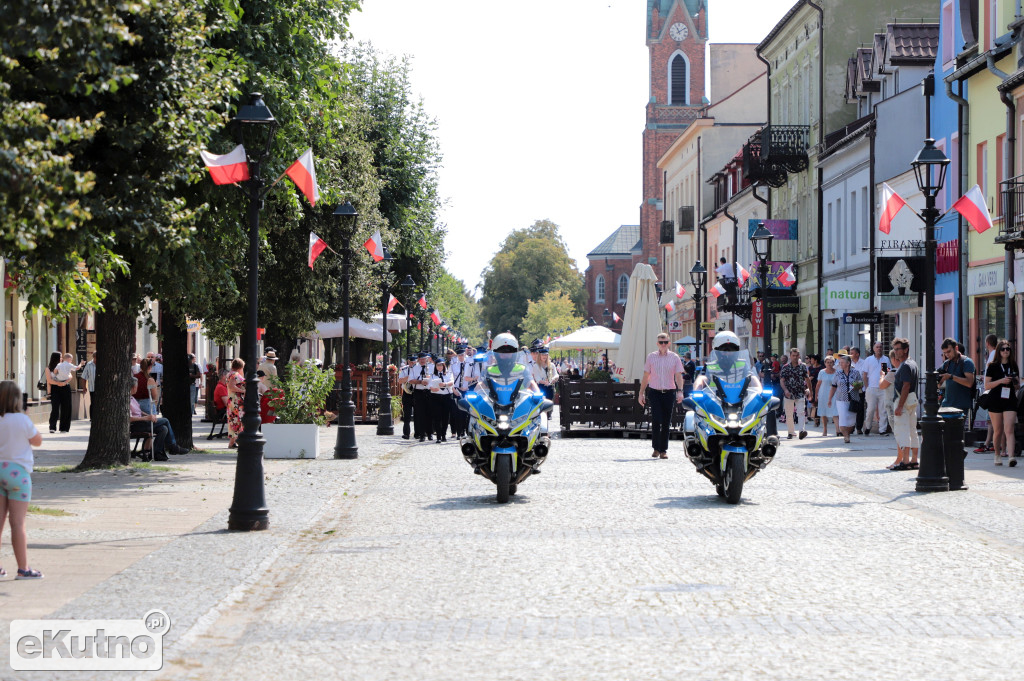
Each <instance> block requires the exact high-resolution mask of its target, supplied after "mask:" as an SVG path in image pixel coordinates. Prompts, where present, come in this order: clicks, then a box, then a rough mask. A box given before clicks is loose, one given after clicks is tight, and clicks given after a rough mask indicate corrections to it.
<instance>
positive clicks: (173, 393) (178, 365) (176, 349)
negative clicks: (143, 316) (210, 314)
mask: <svg viewBox="0 0 1024 681" xmlns="http://www.w3.org/2000/svg"><path fill="white" fill-rule="evenodd" d="M164 307H165V306H163V305H161V306H160V316H161V327H162V328H163V332H164V342H163V356H164V395H163V415H164V417H165V418H166V419H167V420H168V421H169V422H170V424H171V428H172V429H173V430H174V439H175V440H177V442H178V445H179V446H181V447H185V448H186V449H192V448H193V447H194V445H193V443H192V405H191V401H192V400H191V395H190V392H191V389H190V386H191V385H192V379H190V378H189V377H188V367H189V362H188V357H187V355H188V331H187V330H186V329H185V319H184V317H181V316H178V315H175V314H174V313H173V312H171V311H170V310H165V309H164Z"/></svg>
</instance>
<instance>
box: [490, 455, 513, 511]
mask: <svg viewBox="0 0 1024 681" xmlns="http://www.w3.org/2000/svg"><path fill="white" fill-rule="evenodd" d="M494 483H495V484H496V485H497V486H498V503H499V504H507V503H508V498H509V496H510V494H511V492H512V457H510V456H508V455H507V454H505V455H503V456H499V457H498V459H497V460H496V461H495V462H494Z"/></svg>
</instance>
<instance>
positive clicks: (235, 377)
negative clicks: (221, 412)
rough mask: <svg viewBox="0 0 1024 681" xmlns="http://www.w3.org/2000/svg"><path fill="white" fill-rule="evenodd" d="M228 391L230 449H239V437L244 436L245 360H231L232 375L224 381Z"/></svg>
mask: <svg viewBox="0 0 1024 681" xmlns="http://www.w3.org/2000/svg"><path fill="white" fill-rule="evenodd" d="M224 385H226V386H227V389H228V448H229V449H237V448H238V436H239V435H241V434H242V428H243V426H242V413H243V411H244V406H245V404H244V403H245V360H244V359H242V358H241V357H236V358H235V359H233V360H231V373H229V374H228V376H227V378H226V379H225V380H224Z"/></svg>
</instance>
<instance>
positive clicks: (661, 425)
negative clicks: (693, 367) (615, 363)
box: [637, 333, 683, 459]
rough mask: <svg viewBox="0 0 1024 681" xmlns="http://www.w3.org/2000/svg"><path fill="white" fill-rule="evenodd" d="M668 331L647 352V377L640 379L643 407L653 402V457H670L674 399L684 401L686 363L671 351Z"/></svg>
mask: <svg viewBox="0 0 1024 681" xmlns="http://www.w3.org/2000/svg"><path fill="white" fill-rule="evenodd" d="M670 342H671V341H670V340H669V336H668V334H667V333H659V334H658V349H657V351H655V352H652V353H650V354H649V355H647V360H646V361H645V362H644V377H643V380H641V381H640V394H639V395H637V400H638V401H639V402H640V406H641V407H643V406H645V405H646V404H647V402H648V401H650V403H651V441H652V442H651V444H652V446H653V447H654V452H653V453H652V454H651V456H652V457H654V458H658V457H661V458H662V459H667V458H668V430H669V426H671V425H672V409H673V408H674V407H673V400H672V398H673V397H675V402H676V403H678V402H682V401H683V363H682V361H681V360H680V359H679V355H677V354H676V353H674V352H671V351H670V350H669V349H668V348H669V343H670Z"/></svg>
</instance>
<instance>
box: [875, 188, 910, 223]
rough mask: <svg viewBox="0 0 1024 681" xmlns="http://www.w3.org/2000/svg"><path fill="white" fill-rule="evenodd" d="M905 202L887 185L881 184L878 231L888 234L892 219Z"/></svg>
mask: <svg viewBox="0 0 1024 681" xmlns="http://www.w3.org/2000/svg"><path fill="white" fill-rule="evenodd" d="M905 205H907V202H906V201H904V200H903V197H902V196H900V195H899V194H897V193H896V192H894V191H893V189H892V187H890V186H889V185H888V183H886V182H883V183H882V216H881V217H880V218H878V229H879V230H881V231H882V232H883V233H885V234H888V233H889V231H890V230H891V229H892V219H893V218H894V217H896V213H899V212H900V209H901V208H903V206H905Z"/></svg>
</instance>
